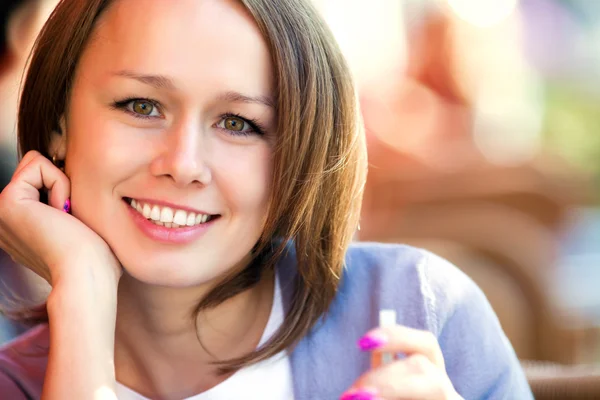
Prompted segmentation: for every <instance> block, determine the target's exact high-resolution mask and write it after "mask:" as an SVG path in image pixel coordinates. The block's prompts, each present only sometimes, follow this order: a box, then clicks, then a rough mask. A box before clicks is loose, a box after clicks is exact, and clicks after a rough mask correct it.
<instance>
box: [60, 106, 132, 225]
mask: <svg viewBox="0 0 600 400" xmlns="http://www.w3.org/2000/svg"><path fill="white" fill-rule="evenodd" d="M71 115H72V116H73V117H72V118H71V120H70V121H69V128H68V129H69V130H68V132H67V134H68V147H67V165H66V166H67V173H68V175H69V177H70V179H71V190H72V201H73V208H74V210H76V209H79V210H80V211H82V212H85V214H86V215H88V214H89V213H90V212H91V209H97V208H104V209H105V211H104V212H109V213H110V211H109V210H107V209H106V207H105V206H106V205H107V204H108V203H107V202H108V201H112V200H113V198H112V195H113V190H112V189H113V188H114V187H115V186H116V185H117V184H118V183H119V182H120V181H122V180H124V179H126V177H127V176H131V174H132V173H133V171H134V170H135V168H136V165H138V164H139V162H138V161H136V157H141V156H142V155H143V154H144V151H143V146H144V144H143V143H139V142H138V141H136V142H135V143H134V141H133V140H132V138H134V136H133V135H132V134H131V132H128V131H127V129H126V128H125V127H123V125H119V124H117V123H116V122H115V121H111V120H110V119H108V118H105V117H103V116H102V115H101V114H100V113H95V114H94V113H87V114H86V113H85V112H83V110H82V111H80V112H77V111H75V110H73V111H72V113H71ZM94 115H97V117H94ZM132 148H135V149H137V150H138V151H135V152H132V151H131V149H132ZM108 216H109V217H110V215H108ZM82 217H85V216H82ZM90 218H93V217H91V216H90Z"/></svg>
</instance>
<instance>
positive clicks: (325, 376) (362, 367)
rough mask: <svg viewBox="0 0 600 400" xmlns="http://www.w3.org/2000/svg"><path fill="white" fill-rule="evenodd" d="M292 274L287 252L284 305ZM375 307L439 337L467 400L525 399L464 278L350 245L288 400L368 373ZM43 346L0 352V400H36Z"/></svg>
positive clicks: (316, 396)
mask: <svg viewBox="0 0 600 400" xmlns="http://www.w3.org/2000/svg"><path fill="white" fill-rule="evenodd" d="M295 268H296V265H295V260H294V253H293V251H289V252H288V253H287V254H286V255H284V256H283V257H282V259H281V260H280V262H279V264H278V269H279V279H280V284H281V288H282V293H283V297H284V304H286V305H287V304H289V297H288V296H289V294H290V288H291V283H292V279H293V276H294V274H295V271H296V269H295ZM382 308H386V309H395V310H396V313H397V321H398V323H399V324H402V325H406V326H409V327H412V328H417V329H423V330H428V331H430V332H432V333H433V334H434V335H435V336H436V337H437V338H438V341H439V343H440V346H441V349H442V352H443V354H444V359H445V363H446V370H447V372H448V376H449V377H450V379H451V380H452V382H453V384H454V387H455V388H456V390H457V391H458V393H459V394H461V395H462V396H463V397H464V398H465V399H467V400H470V399H520V400H521V399H524V400H528V399H533V396H532V394H531V391H530V389H529V385H528V384H527V381H526V379H525V376H524V374H523V370H522V369H521V366H520V364H519V362H518V360H517V357H516V356H515V353H514V351H513V349H512V347H511V345H510V343H509V341H508V340H507V338H506V336H505V335H504V333H503V331H502V329H501V327H500V324H499V323H498V319H497V318H496V315H495V314H494V312H493V310H492V308H491V307H490V305H489V303H488V301H487V299H486V298H485V296H484V295H483V293H482V292H481V290H479V288H478V287H477V286H476V285H475V284H474V283H473V282H472V281H471V280H470V279H469V278H468V277H467V276H466V275H465V274H463V273H462V272H461V271H460V270H458V269H457V268H456V267H454V266H453V265H451V264H450V263H448V262H446V261H444V260H442V259H441V258H439V257H437V256H435V255H433V254H431V253H428V252H426V251H423V250H418V249H414V248H411V247H407V246H399V245H383V244H369V243H355V244H353V245H352V246H351V247H350V249H349V250H348V252H347V256H346V268H345V271H344V275H343V279H342V282H341V286H340V288H339V292H338V294H337V296H336V298H335V300H334V302H333V304H332V307H331V309H330V312H329V313H328V315H327V317H326V318H324V319H322V320H321V321H320V322H319V323H318V324H317V325H316V326H315V328H314V329H313V330H312V331H311V333H310V334H309V335H307V336H306V337H305V338H303V339H302V340H301V341H300V342H299V344H298V345H297V346H296V347H295V349H294V351H293V352H292V353H291V356H290V358H291V364H292V372H293V377H294V393H295V400H329V399H332V400H333V399H338V398H339V396H340V395H341V393H343V392H344V391H345V390H346V389H348V388H349V387H350V386H351V385H352V383H353V382H354V381H355V380H356V379H357V378H358V377H359V376H360V375H362V374H363V373H364V372H366V371H367V370H368V369H369V366H370V359H369V354H366V353H362V352H361V351H360V350H358V348H357V346H356V342H357V340H358V339H359V338H360V337H361V336H362V335H363V334H365V333H366V332H367V331H368V330H370V329H372V328H373V327H376V326H377V324H378V316H379V310H380V309H382ZM47 345H48V329H47V326H46V325H41V326H39V327H37V328H34V329H33V330H32V331H31V332H28V333H26V334H25V335H23V337H21V338H17V339H16V340H15V341H13V342H11V343H9V344H7V345H5V346H4V347H3V348H2V349H0V393H2V398H7V399H9V398H10V399H11V400H19V399H32V398H33V399H37V398H39V397H40V395H41V389H42V384H43V379H44V375H45V367H46V362H47V355H46V354H41V355H40V351H39V349H40V348H43V347H44V346H47ZM34 354H38V355H37V356H35V355H34ZM282 400H285V399H282Z"/></svg>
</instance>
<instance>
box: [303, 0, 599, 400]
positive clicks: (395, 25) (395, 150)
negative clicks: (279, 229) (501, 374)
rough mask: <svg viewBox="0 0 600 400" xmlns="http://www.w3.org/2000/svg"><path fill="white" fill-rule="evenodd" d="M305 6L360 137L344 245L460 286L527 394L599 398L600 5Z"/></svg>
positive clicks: (557, 0)
mask: <svg viewBox="0 0 600 400" xmlns="http://www.w3.org/2000/svg"><path fill="white" fill-rule="evenodd" d="M315 2H316V4H317V5H318V7H319V9H320V10H321V12H322V13H323V14H324V15H325V17H326V19H327V21H328V22H329V24H330V26H331V28H332V30H333V32H334V34H335V36H336V37H337V39H338V41H339V43H340V45H341V46H342V48H343V50H344V52H345V53H346V56H347V58H348V60H349V62H350V64H351V67H352V70H353V73H354V75H355V78H356V80H357V84H358V90H359V93H360V100H361V107H362V112H363V117H364V121H365V126H366V130H367V144H368V151H369V162H370V170H369V176H368V181H367V188H366V192H365V199H364V206H363V213H362V214H363V215H362V220H361V230H360V231H359V233H358V239H359V240H365V241H384V242H398V243H408V244H412V245H416V246H419V247H424V248H426V249H429V250H431V251H433V252H435V253H438V254H440V255H442V256H444V257H446V258H447V259H449V260H450V261H452V262H453V263H455V264H456V265H457V266H458V267H459V268H461V269H462V270H463V271H464V272H466V273H467V274H468V275H469V276H471V277H472V278H473V279H474V280H475V281H476V282H477V283H478V284H479V286H480V287H481V288H482V289H483V291H484V292H485V294H486V295H487V297H488V299H489V300H490V302H491V304H492V306H493V307H494V309H495V311H496V313H497V314H498V317H499V319H500V322H501V324H502V326H503V328H504V330H505V331H506V333H507V336H508V337H509V339H510V340H511V342H512V344H513V346H514V347H515V350H516V352H517V355H518V356H519V358H520V359H521V360H523V365H524V366H525V367H526V372H527V374H528V377H529V380H530V382H531V384H532V386H533V388H534V391H535V394H536V398H561V399H567V398H600V373H599V372H598V370H599V368H600V367H599V366H598V365H599V363H600V246H599V244H600V209H599V208H598V206H599V202H598V200H599V199H600V197H599V195H600V134H599V132H598V129H599V128H600V1H597V0H568V1H567V0H377V1H370V2H367V1H364V0H315ZM449 284H451V283H449Z"/></svg>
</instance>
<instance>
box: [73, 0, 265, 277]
mask: <svg viewBox="0 0 600 400" xmlns="http://www.w3.org/2000/svg"><path fill="white" fill-rule="evenodd" d="M273 101H274V82H273V67H272V64H271V58H270V54H269V51H268V48H267V45H266V43H265V41H264V39H263V38H262V36H261V34H260V32H259V30H258V27H257V26H256V25H255V22H254V21H253V19H252V17H251V16H250V15H249V14H248V13H247V11H246V10H245V9H244V8H243V7H242V6H241V5H240V4H239V3H238V2H236V1H234V0H219V1H216V0H177V1H171V0H153V1H150V2H140V1H139V0H118V1H116V2H115V4H113V5H112V6H111V8H110V9H109V10H107V12H106V13H105V14H104V15H103V16H102V17H101V19H100V20H99V22H98V23H97V25H96V30H95V31H94V33H93V35H92V37H91V41H90V42H89V43H88V44H87V47H86V50H85V51H84V54H83V55H82V58H81V59H80V61H79V64H78V67H77V72H76V76H75V81H74V86H73V88H72V93H71V97H70V104H69V107H68V110H67V114H66V138H67V140H66V143H67V144H66V164H67V173H68V174H69V176H70V178H71V185H72V196H71V199H72V204H73V213H74V215H75V216H76V217H77V218H79V219H80V220H82V221H83V222H84V223H85V224H86V225H88V226H89V227H90V228H92V229H93V230H94V231H95V232H97V233H98V234H99V235H100V236H102V238H104V240H106V242H107V243H108V244H109V245H110V247H111V248H112V249H113V251H114V252H115V254H116V256H117V257H118V258H119V260H120V261H121V263H122V264H123V266H124V268H125V270H126V271H127V272H128V273H129V274H130V275H132V276H133V277H134V278H136V279H138V280H140V281H143V282H146V283H150V284H157V285H165V286H191V285H198V284H202V283H206V282H209V281H210V280H212V279H214V278H215V277H217V276H219V275H220V274H223V273H224V272H226V271H227V270H229V269H230V268H232V267H234V266H238V267H239V266H241V265H242V263H246V262H248V260H249V254H250V251H251V249H252V247H253V246H254V245H255V244H256V242H257V241H258V239H259V237H260V234H261V232H262V228H263V224H264V221H265V218H266V213H267V206H268V198H269V194H270V184H269V183H270V177H271V166H272V162H271V155H272V146H271V143H272V142H273V140H272V139H273V136H274V135H275V132H274V130H275V129H276V113H275V109H274V105H273ZM136 208H137V209H136ZM160 221H162V222H160Z"/></svg>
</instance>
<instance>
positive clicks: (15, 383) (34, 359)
mask: <svg viewBox="0 0 600 400" xmlns="http://www.w3.org/2000/svg"><path fill="white" fill-rule="evenodd" d="M48 345H49V336H48V325H46V324H42V325H38V326H36V327H34V328H32V329H30V330H28V331H27V332H25V333H24V334H22V335H21V336H19V337H17V338H15V339H13V340H11V341H10V342H8V343H6V344H4V345H3V346H2V347H0V392H2V393H3V394H5V393H11V396H10V398H14V399H19V398H24V399H27V398H39V397H40V396H41V391H42V386H43V383H44V376H45V374H46V364H47V361H48Z"/></svg>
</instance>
